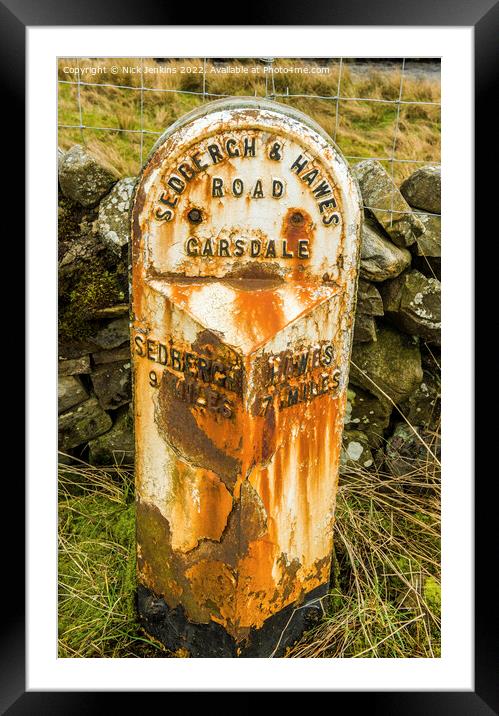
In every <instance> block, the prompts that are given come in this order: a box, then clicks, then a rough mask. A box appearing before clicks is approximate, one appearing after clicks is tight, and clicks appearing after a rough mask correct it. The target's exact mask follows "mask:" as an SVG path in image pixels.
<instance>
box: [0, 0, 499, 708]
mask: <svg viewBox="0 0 499 716" xmlns="http://www.w3.org/2000/svg"><path fill="white" fill-rule="evenodd" d="M180 8H181V6H179V5H177V6H172V7H165V6H164V5H163V4H162V3H159V2H158V1H157V0H155V1H154V2H152V1H151V0H141V2H140V3H139V2H131V1H130V0H122V1H121V2H119V3H118V2H116V1H109V2H105V1H104V0H85V2H82V3H69V2H62V1H58V0H2V1H1V2H0V73H1V75H2V80H3V82H2V85H3V102H4V107H5V106H7V107H8V108H9V112H8V113H7V112H3V113H2V115H3V116H2V121H3V122H4V134H3V137H4V143H6V144H8V143H9V142H8V140H7V142H5V139H7V138H8V137H11V136H12V127H13V120H12V117H15V118H16V124H17V125H20V124H22V120H21V117H23V116H24V111H23V110H24V102H25V99H24V91H25V63H26V60H25V57H26V55H25V52H26V28H27V27H36V26H63V25H87V26H88V25H110V26H111V25H129V26H130V25H138V26H151V25H157V24H161V25H167V26H172V25H173V26H175V25H177V26H180V25H183V26H185V20H186V19H190V20H192V16H191V17H190V18H187V17H186V16H188V14H189V11H188V12H187V13H185V12H181V9H180ZM223 16H224V13H223V11H222V8H221V7H220V6H218V11H217V12H214V8H213V7H212V6H211V5H208V4H207V5H206V6H205V8H202V7H198V9H197V10H196V17H195V20H196V22H195V24H196V25H197V26H199V25H205V24H206V26H207V27H209V26H210V25H213V24H215V23H213V19H214V18H215V19H216V18H223ZM226 17H227V18H228V19H230V23H227V24H231V25H237V24H239V25H290V26H293V25H294V26H302V27H303V28H304V29H305V27H306V26H333V25H334V26H338V25H349V26H355V25H364V26H376V25H378V26H387V25H388V26H398V25H400V26H468V27H474V33H475V91H476V116H475V126H476V139H475V157H476V163H477V164H478V159H479V158H480V157H482V158H483V157H487V158H488V157H489V156H490V137H491V136H494V135H495V133H496V131H497V130H496V127H495V126H494V125H495V124H496V121H495V117H496V115H495V112H493V111H491V105H490V97H491V96H493V95H495V93H493V92H492V90H493V85H494V79H495V78H496V76H497V41H498V37H499V3H497V2H491V0H476V1H475V2H469V0H453V2H452V3H450V2H435V1H434V0H419V1H418V2H417V3H415V2H407V0H404V1H401V0H399V1H398V2H393V1H392V0H377V2H365V1H364V0H349V2H347V3H345V2H339V1H338V0H329V2H328V3H327V4H326V3H316V4H315V5H314V4H312V3H310V2H308V3H298V2H296V0H295V1H294V2H293V3H292V4H291V2H289V3H287V5H286V7H285V8H284V7H283V6H282V4H280V5H278V4H276V3H266V4H265V5H264V4H263V3H262V4H260V3H256V4H254V5H252V7H251V14H249V12H248V11H246V14H245V11H244V9H243V12H241V13H240V15H239V16H238V15H237V13H236V7H235V6H234V7H232V8H229V9H228V11H227V14H226ZM158 21H160V22H158ZM217 24H218V23H217ZM6 115H8V116H6ZM493 122H494V124H493ZM478 128H479V129H478ZM487 136H488V137H489V144H488V146H487V149H486V145H485V142H486V141H487ZM23 157H24V150H23V149H22V148H21V147H20V146H16V147H15V156H14V157H13V161H12V162H11V163H10V165H9V172H10V169H12V173H13V174H14V177H12V179H11V181H12V182H14V181H15V182H16V184H15V185H16V186H17V187H22V186H23V185H24V162H23ZM482 162H483V159H482ZM476 176H477V177H479V176H481V173H478V172H477V174H476ZM477 188H478V187H477ZM494 189H495V185H494V183H493V182H490V185H487V182H486V181H484V180H483V179H482V180H481V182H480V187H479V191H477V194H476V204H475V207H476V208H475V216H476V217H477V218H483V217H484V216H485V217H486V216H487V215H488V213H489V212H490V207H491V206H494V205H495V203H496V202H497V199H496V201H493V197H492V191H494ZM15 194H16V196H14V197H12V203H10V201H11V200H10V199H9V209H8V211H6V212H5V214H9V215H10V218H11V220H12V223H13V228H12V230H11V232H10V234H9V235H10V236H11V237H14V236H16V237H19V234H20V232H21V230H22V228H21V227H22V222H23V217H24V213H25V199H24V196H22V198H21V195H22V194H23V192H22V191H17V192H15ZM494 198H495V197H494ZM16 200H17V202H18V204H19V205H18V206H17V207H15V204H16ZM21 202H22V204H21ZM5 218H6V219H8V218H9V217H5ZM5 230H6V231H7V230H8V229H5ZM475 231H476V235H477V236H478V235H479V234H478V225H476V227H475ZM15 243H16V247H15V255H12V256H11V257H10V258H11V260H12V261H13V260H14V258H15V261H16V264H17V265H18V266H19V264H20V263H21V262H22V260H23V247H22V243H21V240H20V239H19V240H18V241H17V242H15ZM26 288H27V291H29V286H27V287H26ZM16 310H18V311H19V310H20V307H19V302H18V303H17V308H16ZM467 348H468V349H469V350H471V349H472V348H471V346H470V347H467ZM27 350H29V346H27ZM16 388H17V390H16V396H15V402H16V403H17V404H19V393H18V389H19V386H18V385H17V386H15V385H14V386H13V389H16ZM6 399H7V398H6ZM12 400H13V401H14V398H12ZM12 404H13V403H12ZM17 431H19V424H17ZM31 458H32V456H29V455H27V459H28V460H29V459H31ZM14 477H15V478H16V479H14ZM490 477H491V479H490V480H478V481H477V482H476V485H475V498H476V505H475V506H476V534H475V565H476V580H475V605H476V610H475V690H474V691H473V692H470V691H453V692H406V691H404V692H397V691H393V692H370V693H367V692H336V693H335V695H334V707H335V709H337V708H341V706H340V705H339V703H338V699H339V700H340V703H341V702H342V701H344V702H345V705H347V707H348V708H349V709H352V708H356V709H359V708H362V707H363V706H364V707H365V708H366V710H367V711H368V712H371V713H380V714H384V715H389V714H408V715H409V716H411V715H412V714H446V713H449V714H453V715H456V716H457V715H459V714H466V716H469V715H470V714H477V715H481V714H483V715H484V716H485V715H486V714H487V715H488V714H491V713H499V697H498V690H497V674H498V665H499V664H498V658H497V656H498V642H497V641H496V640H495V634H494V630H493V629H492V625H493V621H494V614H495V604H494V603H491V600H490V590H491V589H493V587H492V584H491V582H490V581H489V580H491V578H492V576H491V571H493V565H494V564H495V562H496V559H494V556H495V552H494V547H495V548H496V550H497V537H496V534H495V532H496V530H495V529H494V532H493V528H494V527H495V524H496V521H497V520H496V518H495V511H496V502H495V500H494V499H493V495H492V490H493V487H494V486H493V485H491V483H492V482H495V480H494V478H493V474H492V473H491V475H490ZM4 491H5V492H4V494H5V493H6V496H5V498H4V504H5V505H11V506H12V505H17V506H18V509H17V511H16V513H20V512H21V505H22V504H23V502H24V482H23V481H22V479H21V475H20V470H19V464H18V461H17V464H16V471H15V475H12V474H11V475H10V479H8V480H6V481H5V483H4ZM9 511H10V510H9ZM6 512H7V510H6ZM8 524H9V520H7V519H4V520H3V523H2V526H3V527H4V541H3V544H4V545H8V546H9V559H8V561H7V560H6V561H4V580H3V592H4V595H6V597H7V604H6V606H5V607H4V611H3V619H2V626H3V629H2V639H1V645H0V649H1V651H0V653H1V656H2V658H1V662H0V663H1V668H0V683H1V688H0V709H1V713H8V714H12V715H13V716H17V715H18V714H51V715H56V714H71V715H72V716H75V715H76V714H80V713H81V714H83V713H86V714H88V713H100V712H101V711H102V712H104V710H106V711H108V710H109V708H112V709H113V710H116V709H117V708H118V705H117V703H116V696H117V694H114V695H110V694H108V693H103V692H50V691H38V692H33V691H29V692H26V691H25V613H24V591H23V589H22V585H23V584H24V541H23V538H22V531H21V528H20V526H18V527H17V529H16V532H15V537H13V532H12V527H11V526H8ZM479 555H480V556H481V559H478V557H479ZM480 564H484V565H485V566H484V569H483V570H480V569H479V565H480ZM491 566H492V570H491V569H490V567H491ZM395 688H396V685H394V689H395ZM122 695H124V696H125V698H126V699H127V705H128V707H130V708H134V697H133V696H132V694H129V693H125V694H122ZM212 695H213V696H215V697H216V694H212ZM345 697H346V698H345ZM111 698H112V699H113V701H112V703H111V700H110V699H111ZM167 698H168V697H167ZM203 698H205V696H203ZM251 701H252V696H251V695H249V697H248V698H247V699H245V701H244V704H245V705H246V706H247V708H248V710H249V709H250V704H251ZM332 705H333V704H331V707H332ZM139 708H140V706H139ZM142 708H143V705H142ZM242 710H243V704H242V703H240V704H239V706H238V707H237V711H242ZM252 710H253V709H252Z"/></svg>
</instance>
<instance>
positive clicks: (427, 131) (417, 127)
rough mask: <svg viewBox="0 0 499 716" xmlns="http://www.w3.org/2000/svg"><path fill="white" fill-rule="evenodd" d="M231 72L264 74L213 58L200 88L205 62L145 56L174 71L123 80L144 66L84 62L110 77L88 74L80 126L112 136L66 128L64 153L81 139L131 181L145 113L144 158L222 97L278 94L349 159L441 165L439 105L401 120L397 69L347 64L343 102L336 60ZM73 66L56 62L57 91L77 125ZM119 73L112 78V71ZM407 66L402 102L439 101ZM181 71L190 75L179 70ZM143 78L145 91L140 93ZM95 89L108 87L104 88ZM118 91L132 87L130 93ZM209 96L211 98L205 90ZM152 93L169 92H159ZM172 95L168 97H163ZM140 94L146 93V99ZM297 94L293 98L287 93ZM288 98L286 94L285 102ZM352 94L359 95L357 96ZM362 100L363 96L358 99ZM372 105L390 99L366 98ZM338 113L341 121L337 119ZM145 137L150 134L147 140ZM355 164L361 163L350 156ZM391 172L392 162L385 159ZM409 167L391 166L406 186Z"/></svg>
mask: <svg viewBox="0 0 499 716" xmlns="http://www.w3.org/2000/svg"><path fill="white" fill-rule="evenodd" d="M225 64H230V65H231V66H232V67H235V68H245V67H246V68H250V69H251V68H252V67H254V66H256V67H258V68H259V72H258V74H252V73H251V72H250V73H249V74H243V75H241V74H220V73H217V69H219V65H217V64H216V63H214V62H212V61H208V62H207V65H206V82H205V83H203V74H202V70H203V61H202V60H200V59H199V58H191V59H188V58H186V59H183V60H169V61H167V62H165V63H162V64H161V65H160V64H158V63H157V62H156V61H155V60H152V59H145V60H144V62H143V65H142V67H143V68H145V69H150V70H154V69H158V68H169V69H170V70H174V69H175V70H176V73H174V74H165V73H162V74H143V75H141V74H140V73H137V74H123V68H126V67H131V66H132V67H139V68H140V67H141V62H140V59H137V58H124V59H118V60H117V59H106V58H104V59H98V60H97V59H80V60H79V66H80V69H81V70H83V71H84V70H88V69H95V68H96V67H97V66H99V67H102V68H104V69H105V70H106V72H105V73H104V74H85V75H82V80H83V81H84V82H85V83H88V85H89V86H87V85H81V86H80V88H79V95H80V103H81V110H82V122H83V124H84V125H85V126H86V127H105V128H110V130H109V131H101V130H93V129H87V128H86V129H84V130H80V129H65V128H61V129H60V133H59V142H60V145H61V147H62V148H65V149H66V148H68V147H70V146H71V145H73V144H75V143H77V142H78V143H81V142H84V143H86V144H87V145H88V146H89V148H90V149H91V150H92V151H94V152H97V153H98V154H99V156H101V157H105V158H106V160H107V162H108V163H110V164H111V165H112V166H113V167H114V169H115V170H116V171H117V172H118V173H119V174H120V175H122V176H123V175H134V174H136V173H137V172H138V170H139V167H140V148H141V135H140V132H137V133H134V132H127V131H124V130H140V128H141V113H142V118H143V128H144V129H145V130H146V134H144V136H143V145H142V154H143V158H144V159H145V158H146V157H147V154H148V152H149V150H150V149H151V147H152V145H153V144H154V142H155V140H156V138H157V134H154V133H161V132H163V131H164V130H165V129H166V128H167V127H168V126H169V125H170V124H171V123H172V122H174V121H175V120H176V119H178V118H179V117H180V116H182V115H183V114H185V113H186V112H188V111H189V110H191V109H193V108H194V107H196V106H198V105H200V104H202V103H203V101H205V100H206V101H209V100H213V99H216V98H217V97H218V96H237V95H239V96H241V95H246V96H248V95H249V96H255V95H257V96H260V97H262V96H272V95H273V93H275V94H276V95H277V97H276V99H277V100H278V101H280V102H283V103H284V104H290V105H292V106H294V107H295V108H297V109H299V110H301V111H303V112H305V113H306V114H308V115H309V116H311V117H313V118H314V119H315V120H316V121H317V122H318V123H319V124H320V125H321V126H322V127H323V128H324V129H325V131H326V132H328V133H329V134H330V135H331V136H333V137H336V141H337V143H338V145H339V147H340V149H341V150H342V151H343V153H344V154H345V155H347V156H350V157H358V156H360V157H378V158H383V157H391V156H392V151H393V150H394V156H395V158H397V159H401V160H402V159H408V160H420V161H422V162H439V161H440V107H439V106H436V105H434V104H421V105H404V104H402V105H401V109H400V114H399V116H398V119H397V105H396V104H391V103H390V102H394V101H396V100H397V99H398V97H399V92H400V84H401V69H400V67H396V66H395V67H393V68H391V69H384V70H376V69H371V70H370V71H365V70H364V71H359V69H358V68H352V67H350V66H349V65H348V64H346V63H343V65H342V67H341V82H340V97H341V98H342V99H340V100H339V102H337V101H336V100H335V99H333V98H334V97H335V96H336V95H337V91H338V79H339V74H340V64H339V62H338V61H332V62H330V63H329V64H328V65H327V69H328V72H327V74H296V73H295V74H279V73H278V71H279V69H282V68H284V69H285V68H289V67H291V66H293V67H295V68H305V67H308V68H309V69H310V68H320V67H321V65H320V64H318V63H317V62H313V61H307V60H295V59H276V61H275V63H274V66H275V68H276V72H275V74H274V80H273V82H272V77H271V76H270V75H265V74H264V72H263V70H264V66H263V65H262V63H258V62H256V61H251V60H248V61H243V60H231V61H230V63H225ZM69 65H72V66H76V60H71V59H66V60H60V62H59V79H60V80H62V81H64V82H67V81H71V84H60V85H59V123H60V124H68V125H79V123H80V119H79V109H78V87H77V83H76V82H75V81H74V80H75V76H74V75H69V74H66V73H65V72H64V67H67V66H69ZM112 66H115V67H117V68H118V74H112V73H111V67H112ZM407 67H408V70H407V73H406V74H405V75H404V79H403V83H402V99H403V100H404V101H416V102H424V103H439V102H440V81H439V77H438V76H437V77H436V78H435V79H427V78H421V77H419V76H414V75H413V74H411V72H410V62H408V65H407ZM182 68H184V69H185V68H190V69H191V72H185V73H182V71H181V70H182ZM142 77H143V79H144V87H145V88H146V89H145V91H144V92H143V93H141V92H140V91H137V90H138V89H139V88H140V87H141V83H142ZM99 84H106V85H110V86H106V87H100V86H98V85H99ZM117 85H123V86H128V87H132V88H136V89H124V88H120V87H118V86H117ZM203 89H204V90H205V92H206V95H205V97H203V95H202V94H199V93H202V92H203ZM155 90H163V91H161V92H158V91H155ZM165 90H166V91H165ZM141 94H142V97H141ZM288 94H289V95H298V96H295V97H288V96H287V95H288ZM279 95H283V96H279ZM352 98H353V99H352ZM359 98H360V99H359ZM368 99H371V100H388V101H377V102H369V101H366V100H368ZM337 117H338V122H337V121H336V119H337ZM149 132H151V133H153V134H150V133H149ZM351 161H352V162H355V161H356V160H355V159H352V160H351ZM385 166H387V167H389V166H390V165H389V164H388V163H387V162H385ZM415 166H418V165H413V164H412V163H410V162H408V163H395V164H394V177H395V179H396V180H397V181H399V182H400V181H402V180H403V179H404V178H405V177H406V176H408V175H409V174H410V173H411V172H412V171H413V170H414V168H415Z"/></svg>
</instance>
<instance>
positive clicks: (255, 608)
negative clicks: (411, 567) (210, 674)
mask: <svg viewBox="0 0 499 716" xmlns="http://www.w3.org/2000/svg"><path fill="white" fill-rule="evenodd" d="M360 206H361V204H360V197H359V193H358V188H357V185H356V183H355V180H354V179H353V177H352V175H351V174H350V171H349V169H348V166H347V163H346V161H345V160H344V158H343V157H342V155H341V154H340V153H339V151H338V149H337V148H336V146H335V145H334V144H333V142H332V141H331V139H330V138H329V137H328V136H327V135H326V134H325V133H324V132H323V131H322V129H321V128H320V127H319V126H318V125H316V124H315V123H314V122H313V121H312V120H311V119H309V118H308V117H306V116H305V115H303V114H301V113H300V112H297V111H295V110H292V109H291V108H289V107H287V106H284V105H281V104H277V103H275V102H270V101H264V100H256V99H252V98H248V99H247V98H237V99H232V100H223V101H220V102H214V103H211V104H208V105H204V106H203V107H202V108H199V109H197V110H195V111H194V112H191V113H190V114H188V115H186V116H185V117H183V118H182V119H181V120H180V121H178V122H177V123H176V124H174V125H173V126H172V127H170V129H168V130H167V131H166V132H165V133H164V134H163V135H162V137H161V138H160V139H159V141H158V142H157V144H156V145H155V147H154V148H153V151H152V153H151V156H150V158H149V160H148V162H147V164H146V165H145V167H144V169H143V171H142V175H141V178H140V181H139V184H138V186H137V190H136V194H135V202H134V207H133V218H132V220H133V246H132V259H133V261H132V262H133V331H132V348H133V356H134V400H135V434H136V487H137V542H138V547H137V549H138V574H139V597H138V600H139V602H138V603H139V612H140V614H141V618H142V619H143V622H144V624H145V627H146V629H147V631H148V632H149V633H150V634H152V635H153V636H155V637H157V638H159V639H160V640H161V641H162V642H164V643H165V644H166V645H167V646H168V647H169V648H170V649H173V650H175V649H179V648H185V649H186V650H187V652H188V653H189V655H190V656H280V655H282V654H283V653H284V650H285V647H286V646H287V645H289V644H290V643H291V642H292V641H293V640H294V639H296V637H297V636H298V635H299V634H300V633H301V632H302V631H303V629H304V628H305V627H306V626H307V623H310V622H307V618H308V617H309V616H310V614H311V613H317V610H319V612H320V597H321V596H322V595H323V594H325V593H326V591H327V587H328V580H329V573H330V566H331V549H332V536H333V517H334V505H335V493H336V485H337V476H338V462H339V455H340V441H341V432H342V425H343V414H344V410H345V401H346V386H347V378H348V364H349V356H350V346H351V335H352V322H353V315H354V301H355V289H356V280H357V267H358V255H359V241H360V239H359V235H360V222H361V210H360ZM297 607H301V608H300V609H297ZM314 610H315V612H314Z"/></svg>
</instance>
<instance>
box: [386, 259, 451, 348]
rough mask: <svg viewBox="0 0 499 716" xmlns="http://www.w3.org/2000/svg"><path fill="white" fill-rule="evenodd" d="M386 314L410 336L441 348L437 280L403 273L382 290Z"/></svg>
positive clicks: (417, 274)
mask: <svg viewBox="0 0 499 716" xmlns="http://www.w3.org/2000/svg"><path fill="white" fill-rule="evenodd" d="M381 294H382V297H383V305H384V307H385V313H386V315H387V316H389V317H390V319H391V320H392V321H393V323H394V324H395V325H396V326H398V327H399V328H400V329H402V330H403V331H405V332H406V333H409V334H410V335H414V336H420V337H421V338H424V339H425V340H426V341H430V342H431V343H435V344H437V345H440V281H438V280H437V279H436V278H427V277H426V276H423V274H422V273H420V272H419V271H416V270H411V271H406V272H405V273H403V274H401V275H400V276H397V278H394V279H393V280H392V281H387V282H386V283H385V284H383V286H382V287H381Z"/></svg>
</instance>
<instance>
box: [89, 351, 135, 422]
mask: <svg viewBox="0 0 499 716" xmlns="http://www.w3.org/2000/svg"><path fill="white" fill-rule="evenodd" d="M91 377H92V384H93V386H94V391H95V394H96V396H97V398H98V399H99V403H100V404H101V406H102V407H103V408H104V409H105V410H113V409H114V408H119V407H120V406H121V405H125V404H126V403H129V402H130V400H131V399H132V376H131V369H130V361H128V362H126V363H106V364H104V365H99V366H97V368H95V370H94V371H93V372H92V376H91Z"/></svg>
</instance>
